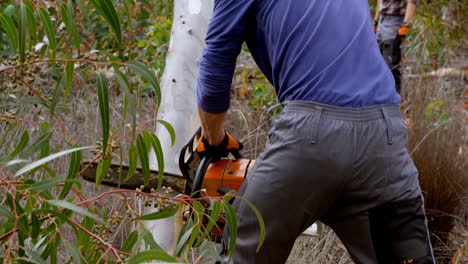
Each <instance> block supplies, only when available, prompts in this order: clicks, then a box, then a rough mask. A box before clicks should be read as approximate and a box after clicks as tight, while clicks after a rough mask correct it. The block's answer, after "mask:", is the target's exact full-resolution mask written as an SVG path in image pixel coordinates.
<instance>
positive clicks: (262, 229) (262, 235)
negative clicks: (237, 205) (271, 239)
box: [241, 197, 265, 252]
mask: <svg viewBox="0 0 468 264" xmlns="http://www.w3.org/2000/svg"><path fill="white" fill-rule="evenodd" d="M241 199H242V201H243V202H244V203H246V204H247V205H248V206H249V207H250V209H252V211H253V212H254V213H255V215H256V216H257V220H258V224H259V226H260V239H259V241H258V246H257V252H258V251H259V250H260V248H261V247H262V245H263V242H264V241H265V222H264V221H263V218H262V215H261V214H260V212H259V211H258V209H257V207H255V205H253V204H252V203H251V202H250V201H249V200H247V199H245V198H244V197H241Z"/></svg>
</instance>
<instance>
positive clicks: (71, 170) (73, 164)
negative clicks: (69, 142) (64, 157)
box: [59, 146, 82, 199]
mask: <svg viewBox="0 0 468 264" xmlns="http://www.w3.org/2000/svg"><path fill="white" fill-rule="evenodd" d="M75 147H77V146H75ZM81 159H82V157H81V151H76V152H73V153H72V154H71V159H70V166H69V167H68V175H67V179H68V180H71V179H75V178H76V174H78V172H79V171H80V167H81ZM72 186H73V182H72V181H67V182H66V183H65V186H63V189H62V191H61V192H60V195H59V198H60V199H63V198H65V196H67V194H68V192H70V190H71V188H72Z"/></svg>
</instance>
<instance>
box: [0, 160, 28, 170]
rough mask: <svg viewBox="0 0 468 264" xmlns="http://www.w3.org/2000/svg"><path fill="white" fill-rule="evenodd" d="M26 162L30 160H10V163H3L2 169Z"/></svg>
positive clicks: (0, 164) (1, 163)
mask: <svg viewBox="0 0 468 264" xmlns="http://www.w3.org/2000/svg"><path fill="white" fill-rule="evenodd" d="M24 162H28V160H23V159H16V160H10V161H1V162H0V168H3V167H9V166H13V165H16V164H20V163H24Z"/></svg>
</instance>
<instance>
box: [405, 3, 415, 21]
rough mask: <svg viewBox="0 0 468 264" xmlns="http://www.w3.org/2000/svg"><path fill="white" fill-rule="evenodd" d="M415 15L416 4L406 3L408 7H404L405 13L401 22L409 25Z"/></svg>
mask: <svg viewBox="0 0 468 264" xmlns="http://www.w3.org/2000/svg"><path fill="white" fill-rule="evenodd" d="M415 14H416V4H415V3H408V5H406V13H405V18H404V20H403V22H405V23H410V22H411V20H412V19H413V17H414V15H415Z"/></svg>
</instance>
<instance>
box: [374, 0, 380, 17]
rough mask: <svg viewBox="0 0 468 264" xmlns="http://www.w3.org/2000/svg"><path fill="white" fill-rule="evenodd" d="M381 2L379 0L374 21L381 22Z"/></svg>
mask: <svg viewBox="0 0 468 264" xmlns="http://www.w3.org/2000/svg"><path fill="white" fill-rule="evenodd" d="M379 10H380V0H377V5H376V6H375V15H374V21H379V18H380V12H379Z"/></svg>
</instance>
